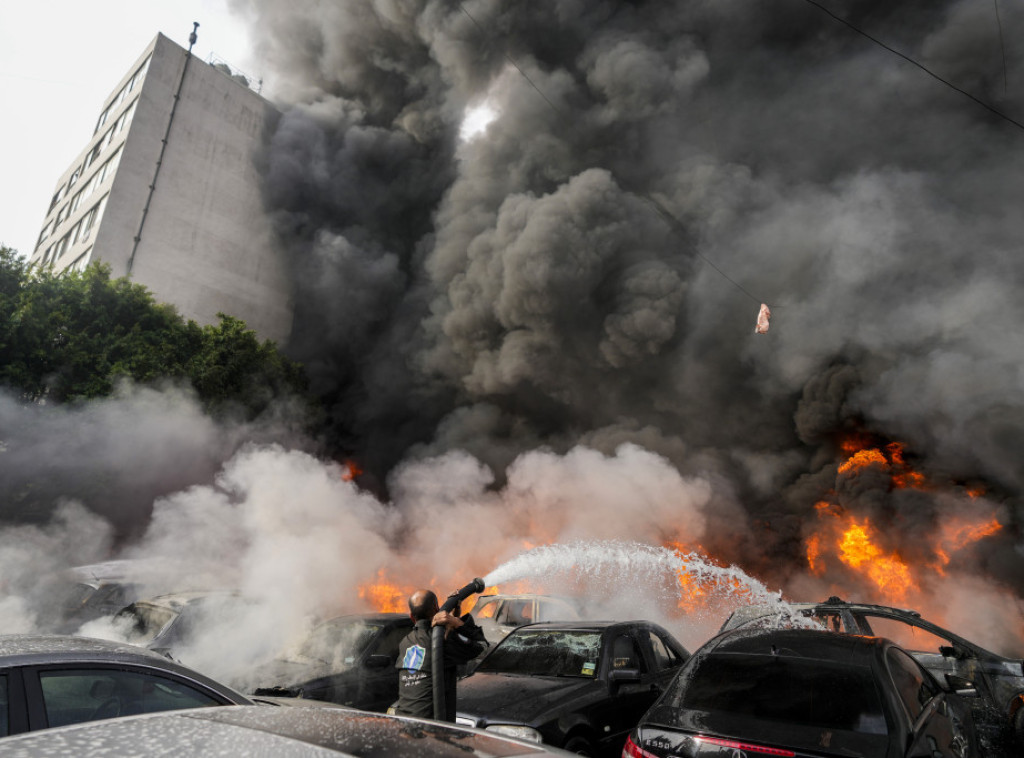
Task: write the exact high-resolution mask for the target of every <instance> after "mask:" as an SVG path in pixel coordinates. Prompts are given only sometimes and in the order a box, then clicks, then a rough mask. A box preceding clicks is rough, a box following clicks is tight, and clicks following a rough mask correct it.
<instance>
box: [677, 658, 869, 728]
mask: <svg viewBox="0 0 1024 758" xmlns="http://www.w3.org/2000/svg"><path fill="white" fill-rule="evenodd" d="M673 690H674V692H671V693H670V694H669V695H668V698H667V699H674V703H675V712H676V713H680V711H679V709H680V708H682V709H690V710H700V711H718V712H724V713H730V714H734V715H737V716H748V717H752V718H758V719H765V720H768V721H782V722H786V723H790V724H794V725H802V726H809V727H816V728H820V729H836V730H846V731H851V732H861V733H864V734H886V725H885V716H884V714H883V710H882V702H881V699H880V697H879V695H878V690H877V688H876V687H875V683H874V680H873V679H872V675H871V670H870V669H869V668H867V667H866V666H851V665H844V664H837V663H834V662H831V661H822V660H810V659H806V658H793V657H789V656H771V655H739V654H729V653H720V654H716V655H709V656H707V657H706V658H704V659H703V661H701V662H700V663H699V664H698V666H697V668H696V670H694V671H692V672H691V675H690V676H687V677H685V678H680V679H679V680H677V681H676V683H675V684H674V685H673ZM665 710H666V711H667V710H668V709H665Z"/></svg>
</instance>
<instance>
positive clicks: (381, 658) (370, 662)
mask: <svg viewBox="0 0 1024 758" xmlns="http://www.w3.org/2000/svg"><path fill="white" fill-rule="evenodd" d="M391 662H392V661H391V656H390V655H371V656H370V657H368V658H367V659H366V663H364V664H363V665H364V666H366V668H368V669H382V668H384V667H385V666H390V665H391Z"/></svg>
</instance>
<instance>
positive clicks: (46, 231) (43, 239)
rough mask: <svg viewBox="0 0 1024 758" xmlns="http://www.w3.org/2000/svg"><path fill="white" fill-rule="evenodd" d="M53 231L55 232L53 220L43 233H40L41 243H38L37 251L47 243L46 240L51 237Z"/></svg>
mask: <svg viewBox="0 0 1024 758" xmlns="http://www.w3.org/2000/svg"><path fill="white" fill-rule="evenodd" d="M52 231H53V220H52V219H51V220H50V222H49V223H48V224H47V225H46V226H44V227H43V231H41V232H40V233H39V241H38V242H37V243H36V249H37V250H38V249H39V246H40V245H41V244H43V243H44V242H45V241H46V238H47V237H49V236H50V232H52Z"/></svg>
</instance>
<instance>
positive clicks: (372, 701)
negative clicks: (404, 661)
mask: <svg viewBox="0 0 1024 758" xmlns="http://www.w3.org/2000/svg"><path fill="white" fill-rule="evenodd" d="M410 631H412V621H411V620H410V621H409V623H408V624H394V625H392V626H390V627H387V628H385V629H384V630H382V631H381V632H380V634H378V635H377V638H376V639H375V640H374V641H373V642H372V643H371V644H369V645H368V646H367V647H366V651H365V652H364V654H363V656H362V657H361V658H360V661H359V671H358V676H359V677H360V679H361V684H360V687H359V702H358V703H357V705H358V707H360V708H365V709H366V710H370V711H379V712H384V711H385V710H387V708H388V706H389V705H391V704H392V703H393V702H395V701H396V700H397V699H398V669H396V668H395V660H396V659H397V658H398V645H399V643H400V642H401V641H402V640H403V639H405V636H406V635H407V634H409V632H410Z"/></svg>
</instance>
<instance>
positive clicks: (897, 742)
mask: <svg viewBox="0 0 1024 758" xmlns="http://www.w3.org/2000/svg"><path fill="white" fill-rule="evenodd" d="M622 755H623V758H722V757H723V756H767V755H775V756H790V757H791V758H830V757H832V756H835V757H836V758H838V757H839V756H863V757H864V758H974V757H975V756H979V755H981V753H980V752H979V748H978V744H977V740H976V737H975V732H974V727H973V721H972V718H971V710H970V708H969V707H968V705H967V704H966V703H965V702H964V700H963V699H962V698H961V697H959V696H958V695H957V694H956V693H955V692H952V691H951V690H948V689H943V688H942V687H941V686H940V684H939V682H937V681H936V680H935V679H934V677H932V676H931V675H930V674H929V673H928V672H927V671H926V670H925V669H924V668H923V667H922V666H921V665H920V664H919V663H918V662H917V661H916V660H914V659H913V658H912V657H911V656H910V655H909V654H908V653H907V652H906V651H904V650H903V649H901V648H900V647H899V646H897V645H895V644H894V643H893V642H891V641H890V640H887V639H884V638H881V637H862V636H853V635H847V634H836V633H833V632H825V631H818V630H813V629H781V630H768V631H765V630H761V629H749V630H747V629H744V630H737V631H732V632H726V633H724V634H720V635H718V636H717V637H715V638H714V639H712V640H710V641H709V642H707V643H705V644H704V645H703V646H702V647H701V648H700V649H699V650H697V652H695V653H694V654H693V657H692V658H690V660H689V661H688V662H687V663H686V665H685V666H684V667H683V669H682V670H681V671H680V672H679V676H678V677H677V678H676V679H675V680H674V681H673V682H672V684H671V686H670V687H669V688H668V689H667V690H666V692H665V694H664V695H663V696H662V697H661V698H660V699H659V700H658V702H657V703H655V704H654V706H653V707H652V708H651V709H650V711H648V712H647V713H646V714H644V716H643V718H642V719H641V721H640V723H639V725H638V726H637V728H636V730H635V731H634V732H633V733H632V734H631V735H630V737H629V739H628V740H627V742H626V746H625V749H624V750H623V752H622Z"/></svg>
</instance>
